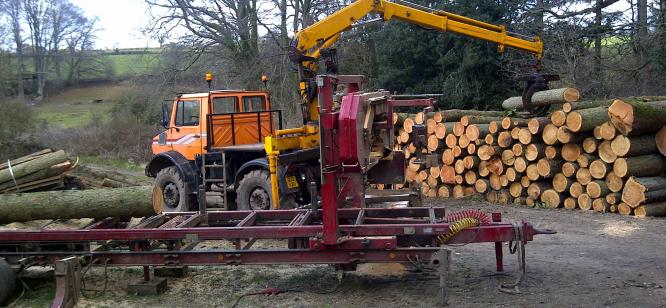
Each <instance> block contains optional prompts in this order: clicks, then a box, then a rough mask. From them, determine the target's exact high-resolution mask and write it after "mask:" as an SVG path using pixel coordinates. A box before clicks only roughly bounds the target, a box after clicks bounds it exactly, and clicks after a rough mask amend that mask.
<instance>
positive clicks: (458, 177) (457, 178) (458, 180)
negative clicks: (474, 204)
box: [453, 174, 465, 184]
mask: <svg viewBox="0 0 666 308" xmlns="http://www.w3.org/2000/svg"><path fill="white" fill-rule="evenodd" d="M453 179H454V182H455V183H456V184H462V183H464V182H465V178H464V177H463V176H462V175H460V174H456V175H455V177H454V178H453Z"/></svg>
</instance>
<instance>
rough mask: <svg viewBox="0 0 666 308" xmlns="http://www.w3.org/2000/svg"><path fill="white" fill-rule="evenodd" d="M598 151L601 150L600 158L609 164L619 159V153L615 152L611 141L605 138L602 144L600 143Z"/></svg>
mask: <svg viewBox="0 0 666 308" xmlns="http://www.w3.org/2000/svg"><path fill="white" fill-rule="evenodd" d="M597 151H598V152H599V158H601V160H603V161H605V162H607V163H609V164H611V163H613V162H615V160H617V155H616V154H615V152H613V148H612V147H611V143H610V141H607V140H604V141H603V142H602V143H601V144H599V148H598V149H597Z"/></svg>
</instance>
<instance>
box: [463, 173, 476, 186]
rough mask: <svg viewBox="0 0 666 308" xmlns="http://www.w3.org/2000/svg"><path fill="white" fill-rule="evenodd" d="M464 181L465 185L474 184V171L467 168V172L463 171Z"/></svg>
mask: <svg viewBox="0 0 666 308" xmlns="http://www.w3.org/2000/svg"><path fill="white" fill-rule="evenodd" d="M465 183H466V184H467V185H474V183H476V172H474V171H472V170H467V172H465Z"/></svg>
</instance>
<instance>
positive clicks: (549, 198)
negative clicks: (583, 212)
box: [540, 189, 563, 209]
mask: <svg viewBox="0 0 666 308" xmlns="http://www.w3.org/2000/svg"><path fill="white" fill-rule="evenodd" d="M562 199H563V198H562V196H561V195H560V193H559V192H557V191H555V190H554V189H547V190H545V191H544V192H543V193H541V198H540V200H541V202H543V203H544V204H546V206H547V207H548V208H551V209H556V208H558V207H562Z"/></svg>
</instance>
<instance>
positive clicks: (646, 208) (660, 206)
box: [634, 202, 666, 217]
mask: <svg viewBox="0 0 666 308" xmlns="http://www.w3.org/2000/svg"><path fill="white" fill-rule="evenodd" d="M634 215H635V216H636V217H646V216H655V217H660V216H666V202H659V203H651V204H645V205H642V206H639V207H637V208H635V209H634Z"/></svg>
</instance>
